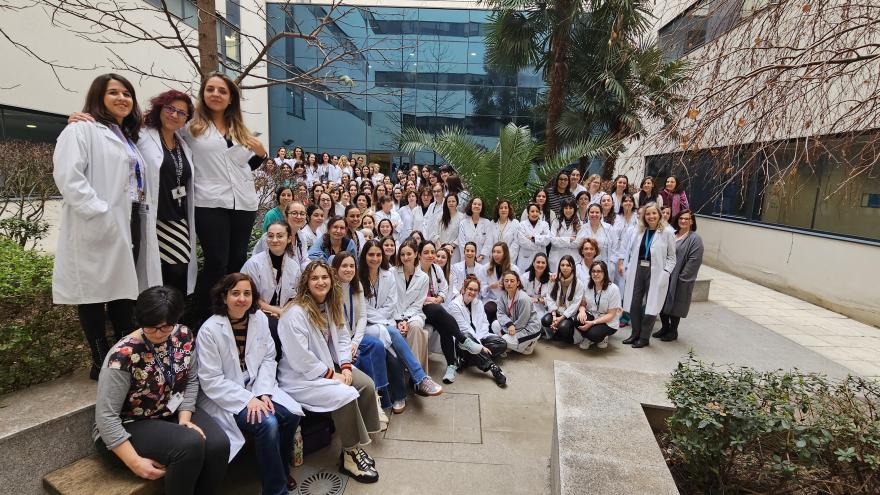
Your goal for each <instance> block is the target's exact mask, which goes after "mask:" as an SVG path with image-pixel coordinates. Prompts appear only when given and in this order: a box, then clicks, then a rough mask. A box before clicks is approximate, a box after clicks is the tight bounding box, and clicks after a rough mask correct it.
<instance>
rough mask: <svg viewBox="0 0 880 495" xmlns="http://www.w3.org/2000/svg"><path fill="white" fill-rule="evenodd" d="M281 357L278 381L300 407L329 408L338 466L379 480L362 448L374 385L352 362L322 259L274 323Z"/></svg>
mask: <svg viewBox="0 0 880 495" xmlns="http://www.w3.org/2000/svg"><path fill="white" fill-rule="evenodd" d="M278 337H279V338H280V340H281V349H282V356H281V362H280V363H278V382H279V383H280V385H281V388H282V389H283V390H284V391H285V392H287V393H289V394H290V395H291V396H292V397H293V398H294V399H295V400H296V401H297V402H299V403H300V404H301V405H302V406H303V408H305V409H306V410H309V411H315V412H331V413H332V416H333V422H334V423H335V425H336V431H337V432H338V433H339V437H340V440H341V441H342V453H341V454H340V463H339V470H340V471H341V472H342V473H343V474H346V475H348V476H350V477H351V478H352V479H354V480H355V481H359V482H361V483H374V482H376V481H378V480H379V473H378V472H376V468H375V466H376V463H375V461H374V460H373V458H372V457H370V456H369V455H368V454H367V453H366V452H365V451H364V450H363V449H362V448H361V446H362V445H366V444H368V443H370V433H376V432H378V431H379V413H378V410H377V408H376V388H375V385H374V384H373V381H372V380H371V379H370V377H368V376H367V375H366V374H365V373H364V372H362V371H360V370H358V369H357V368H354V367H353V366H352V364H351V336H350V335H349V332H348V330H347V329H346V327H345V320H344V317H343V315H342V290H341V288H340V286H339V285H338V284H337V283H336V276H335V274H334V272H333V271H332V270H331V269H330V266H328V265H327V263H325V262H323V261H318V260H316V261H312V262H311V263H309V264H308V265H307V266H306V268H305V270H304V271H303V274H302V277H301V278H300V282H299V287H298V288H297V293H296V297H295V298H294V304H293V306H292V307H290V309H289V310H288V311H287V312H285V313H284V315H283V316H282V317H281V320H280V321H279V323H278Z"/></svg>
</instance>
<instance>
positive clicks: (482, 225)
mask: <svg viewBox="0 0 880 495" xmlns="http://www.w3.org/2000/svg"><path fill="white" fill-rule="evenodd" d="M482 213H483V200H482V199H481V198H478V197H473V198H471V200H470V201H468V204H467V206H465V208H464V214H465V218H464V219H463V220H462V221H461V223H460V224H459V229H458V241H456V245H458V246H464V245H465V243H467V242H473V243H476V245H477V262H478V263H483V260H485V259H486V258H488V257H489V253H488V251H489V245H488V238H489V232H490V230H491V227H492V224H491V223H490V222H489V220H488V219H485V218H483V217H481V216H480V215H481V214H482ZM460 257H461V255H460V254H459V258H460Z"/></svg>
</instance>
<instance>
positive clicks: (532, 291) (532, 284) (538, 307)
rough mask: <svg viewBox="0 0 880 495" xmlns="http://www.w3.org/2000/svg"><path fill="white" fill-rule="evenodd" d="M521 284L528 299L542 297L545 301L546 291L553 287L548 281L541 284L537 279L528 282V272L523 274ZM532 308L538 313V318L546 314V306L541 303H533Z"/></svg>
mask: <svg viewBox="0 0 880 495" xmlns="http://www.w3.org/2000/svg"><path fill="white" fill-rule="evenodd" d="M547 269H548V270H549V269H550V268H549V267H548V268H547ZM522 283H523V288H524V290H525V291H526V294H528V296H529V297H530V298H533V297H543V298H544V300H545V301H546V300H547V291H549V290H550V288H551V287H553V282H550V281H548V282H546V283H542V282H541V281H540V280H538V279H537V278H536V279H535V280H529V273H528V272H523V275H522ZM532 307H533V308H535V312H536V313H538V318H542V317H543V316H544V315H545V314H547V305H546V304H544V303H542V302H533V303H532Z"/></svg>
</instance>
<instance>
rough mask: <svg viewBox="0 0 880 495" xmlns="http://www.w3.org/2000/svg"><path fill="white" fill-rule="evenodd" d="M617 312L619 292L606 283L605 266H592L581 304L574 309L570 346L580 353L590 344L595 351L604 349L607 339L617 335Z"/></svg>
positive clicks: (596, 263)
mask: <svg viewBox="0 0 880 495" xmlns="http://www.w3.org/2000/svg"><path fill="white" fill-rule="evenodd" d="M620 311H621V308H620V289H618V288H617V286H616V285H614V284H613V283H611V281H610V280H609V278H608V268H607V267H606V266H605V262H604V261H596V262H594V263H593V264H592V265H591V266H590V281H589V283H588V285H587V292H586V294H584V301H583V303H581V306H580V309H578V315H577V326H576V327H575V329H576V330H577V332H575V333H574V343H575V344H577V346H578V347H580V348H581V349H584V350H586V349H589V348H590V347H592V346H593V344H597V346H596V347H598V348H599V349H605V348H606V347H608V337H609V336H611V335H614V333H615V332H617V327H618V318H619V317H620Z"/></svg>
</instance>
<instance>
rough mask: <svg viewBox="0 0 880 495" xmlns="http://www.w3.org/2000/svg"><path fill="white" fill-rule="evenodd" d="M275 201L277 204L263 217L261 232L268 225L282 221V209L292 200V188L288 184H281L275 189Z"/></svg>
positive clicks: (267, 227)
mask: <svg viewBox="0 0 880 495" xmlns="http://www.w3.org/2000/svg"><path fill="white" fill-rule="evenodd" d="M275 201H276V202H277V203H278V206H276V207H275V208H272V209H271V210H269V211H267V212H266V215H265V216H264V217H263V232H266V230H268V229H269V225H271V224H273V223H276V222H284V220H285V219H284V211H285V210H286V209H287V205H289V204H290V203H291V201H293V189H291V188H290V187H288V186H281V187H279V188H278V189H276V190H275Z"/></svg>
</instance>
